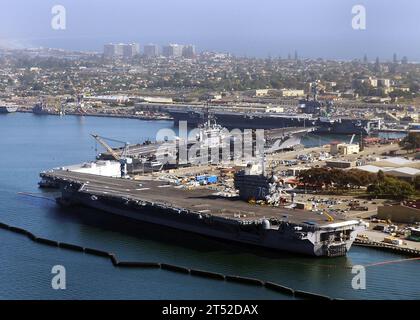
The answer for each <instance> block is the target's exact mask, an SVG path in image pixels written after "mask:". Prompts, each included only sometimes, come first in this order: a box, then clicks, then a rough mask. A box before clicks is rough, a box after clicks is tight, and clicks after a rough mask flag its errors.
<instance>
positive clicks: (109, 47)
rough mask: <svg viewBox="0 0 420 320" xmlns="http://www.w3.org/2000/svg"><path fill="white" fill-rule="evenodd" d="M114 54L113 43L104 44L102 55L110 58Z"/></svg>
mask: <svg viewBox="0 0 420 320" xmlns="http://www.w3.org/2000/svg"><path fill="white" fill-rule="evenodd" d="M114 55H115V44H112V43H108V44H106V45H104V57H106V58H112V57H114Z"/></svg>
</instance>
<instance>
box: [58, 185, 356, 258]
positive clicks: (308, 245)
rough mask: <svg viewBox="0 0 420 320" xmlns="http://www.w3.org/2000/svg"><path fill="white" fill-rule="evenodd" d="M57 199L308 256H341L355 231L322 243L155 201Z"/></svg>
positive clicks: (70, 195) (67, 195)
mask: <svg viewBox="0 0 420 320" xmlns="http://www.w3.org/2000/svg"><path fill="white" fill-rule="evenodd" d="M122 202H123V203H122ZM59 203H61V204H65V205H82V206H85V207H90V208H94V209H98V210H101V211H104V212H107V213H109V214H113V215H117V216H121V217H124V218H129V219H134V220H137V221H140V222H145V223H151V224H155V225H159V226H164V227H168V228H172V229H177V230H180V231H183V232H190V233H195V234H200V235H203V236H207V237H211V238H216V239H220V240H227V241H232V242H236V243H240V244H245V245H252V246H256V247H261V248H265V249H270V250H276V251H287V252H291V253H298V254H304V255H310V256H330V257H331V256H344V255H346V253H347V252H348V250H350V247H351V245H352V243H353V241H354V239H355V237H356V233H357V232H356V231H353V234H352V235H351V237H350V239H349V240H348V241H343V242H342V243H336V244H334V246H325V244H323V243H314V238H316V237H317V235H316V234H313V235H312V236H308V238H307V239H299V238H296V235H295V234H294V232H293V230H292V229H291V230H286V231H285V232H279V230H274V229H269V230H258V231H255V230H244V229H241V227H240V226H239V225H237V224H229V223H221V222H217V223H216V222H214V221H213V222H212V221H206V220H202V219H197V216H194V215H184V214H173V213H172V212H169V211H171V209H170V208H168V207H162V206H158V205H156V204H154V205H150V204H145V205H143V206H141V207H133V206H130V205H128V204H127V203H124V201H120V200H118V199H112V198H102V197H100V196H92V195H91V194H89V193H84V192H74V191H73V192H71V191H70V192H69V191H68V190H62V197H61V198H60V200H59ZM175 210H179V209H175ZM318 236H319V235H318Z"/></svg>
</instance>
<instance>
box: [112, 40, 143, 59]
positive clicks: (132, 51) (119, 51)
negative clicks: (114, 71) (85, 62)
mask: <svg viewBox="0 0 420 320" xmlns="http://www.w3.org/2000/svg"><path fill="white" fill-rule="evenodd" d="M139 52H140V45H139V44H138V43H130V44H124V43H118V44H114V43H108V44H106V45H104V57H106V58H132V57H133V56H135V55H136V54H139Z"/></svg>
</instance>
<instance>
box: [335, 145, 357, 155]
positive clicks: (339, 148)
mask: <svg viewBox="0 0 420 320" xmlns="http://www.w3.org/2000/svg"><path fill="white" fill-rule="evenodd" d="M359 152H360V146H359V145H358V144H353V143H337V142H333V143H331V146H330V153H331V154H332V155H336V154H340V155H349V154H355V153H359Z"/></svg>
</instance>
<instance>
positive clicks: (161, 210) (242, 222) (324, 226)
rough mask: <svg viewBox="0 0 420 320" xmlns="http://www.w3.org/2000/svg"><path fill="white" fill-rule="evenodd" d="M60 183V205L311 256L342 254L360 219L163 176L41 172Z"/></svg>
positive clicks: (55, 183) (357, 230)
mask: <svg viewBox="0 0 420 320" xmlns="http://www.w3.org/2000/svg"><path fill="white" fill-rule="evenodd" d="M40 176H41V178H42V180H43V181H44V182H48V183H49V184H51V185H53V184H54V185H56V186H58V187H59V188H60V191H61V197H60V198H58V199H57V201H58V202H59V203H60V204H61V205H65V206H73V205H76V206H77V205H82V206H87V207H91V208H95V209H99V210H102V211H104V212H107V213H110V214H115V215H119V216H123V217H126V218H131V219H135V220H138V221H142V222H146V223H152V224H157V225H161V226H166V227H170V228H175V229H178V230H181V231H187V232H193V233H197V234H200V235H204V236H209V237H214V238H217V239H220V240H224V241H233V242H238V243H242V244H246V245H252V246H257V247H262V248H266V249H270V250H281V251H289V252H294V253H300V254H306V255H311V256H323V257H336V256H343V255H345V254H346V253H347V252H348V251H349V250H350V247H351V245H352V243H353V241H354V240H355V238H356V236H357V233H358V232H359V231H360V230H361V229H364V224H363V223H362V222H361V221H359V220H346V219H344V218H343V217H342V216H338V215H337V216H336V215H333V216H330V217H329V218H328V219H327V217H326V216H325V215H319V214H318V213H314V212H311V211H306V210H298V209H286V208H279V207H272V206H258V205H252V204H249V203H248V202H246V201H243V200H241V199H239V198H233V199H232V198H224V197H222V196H218V195H216V194H215V193H214V191H212V190H210V189H203V188H197V189H193V190H185V189H181V188H179V187H178V186H175V185H171V184H167V183H165V182H162V181H154V180H151V181H135V180H130V179H122V178H111V177H104V176H98V175H92V174H86V173H78V172H71V171H66V170H60V169H57V170H52V171H48V172H43V173H41V174H40Z"/></svg>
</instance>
